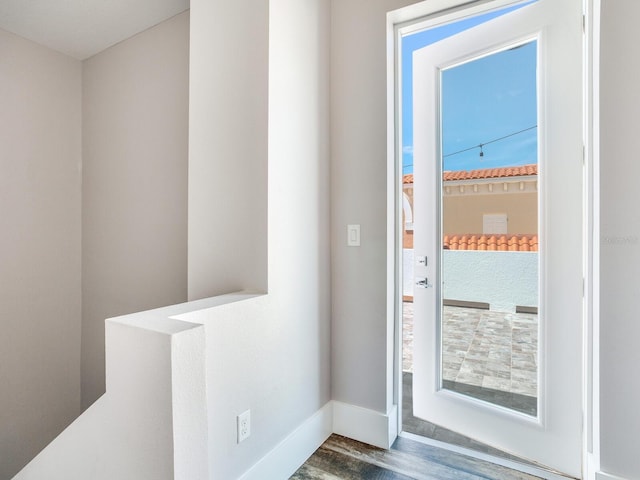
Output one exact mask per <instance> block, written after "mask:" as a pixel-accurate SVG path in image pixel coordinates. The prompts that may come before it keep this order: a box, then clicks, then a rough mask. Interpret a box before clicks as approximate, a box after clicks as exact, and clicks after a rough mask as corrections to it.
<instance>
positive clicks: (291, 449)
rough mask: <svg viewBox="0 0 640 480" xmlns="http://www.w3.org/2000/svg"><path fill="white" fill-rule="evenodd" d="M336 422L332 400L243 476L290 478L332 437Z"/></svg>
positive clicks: (251, 479)
mask: <svg viewBox="0 0 640 480" xmlns="http://www.w3.org/2000/svg"><path fill="white" fill-rule="evenodd" d="M332 423H333V404H332V402H328V403H327V404H326V405H325V406H324V407H322V408H321V409H320V410H318V411H317V412H316V413H315V414H314V415H313V416H311V417H310V418H309V419H308V420H306V421H305V422H304V423H303V424H302V425H300V426H299V427H298V428H297V429H296V430H294V431H293V432H292V433H291V434H290V435H289V436H288V437H287V438H285V439H284V440H283V441H282V442H280V443H279V444H278V445H276V446H275V448H274V449H273V450H271V451H270V452H269V453H268V454H267V455H265V456H264V457H262V459H261V460H260V461H259V462H258V463H256V464H255V465H254V466H253V467H251V468H250V469H249V470H247V471H246V472H245V473H244V475H242V477H240V480H265V479H266V478H269V479H271V478H273V479H276V478H289V477H290V476H291V475H293V473H294V472H295V471H296V470H297V469H298V468H300V466H301V465H302V464H303V463H304V462H305V461H306V460H307V459H308V458H309V457H310V456H311V455H312V454H313V452H315V451H316V450H317V449H318V447H320V445H322V444H323V443H324V441H325V440H326V439H327V438H329V436H330V435H331V433H332Z"/></svg>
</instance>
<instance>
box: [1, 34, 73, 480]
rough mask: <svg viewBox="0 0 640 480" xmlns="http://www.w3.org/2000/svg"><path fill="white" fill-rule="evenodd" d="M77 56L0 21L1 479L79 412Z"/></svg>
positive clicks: (29, 457) (23, 462)
mask: <svg viewBox="0 0 640 480" xmlns="http://www.w3.org/2000/svg"><path fill="white" fill-rule="evenodd" d="M80 82H81V65H80V62H78V61H76V60H73V59H71V58H70V57H67V56H64V55H62V54H59V53H56V52H53V51H51V50H48V49H46V48H44V47H41V46H39V45H36V44H34V43H32V42H29V41H27V40H24V39H22V38H19V37H16V36H14V35H12V34H9V33H6V32H4V31H0V105H1V107H0V172H1V173H0V306H1V308H2V315H1V316H0V328H1V329H2V332H1V333H0V479H2V480H7V479H9V478H11V477H13V475H14V474H15V473H16V472H17V471H18V470H19V469H20V468H21V467H22V466H23V465H24V464H25V463H26V462H27V461H28V460H30V459H31V458H32V457H33V456H34V455H35V454H36V453H37V452H38V451H39V450H41V449H42V448H43V447H44V446H45V445H46V444H47V443H48V442H50V441H51V440H52V439H53V438H54V437H55V436H56V435H57V434H58V433H60V431H62V429H63V428H64V427H65V426H66V425H67V424H68V423H70V422H71V421H72V420H73V419H74V418H75V417H76V416H77V415H78V414H79V413H80V162H81V159H80V153H81V152H80V150H81V139H80V114H81V105H80V101H81V97H80Z"/></svg>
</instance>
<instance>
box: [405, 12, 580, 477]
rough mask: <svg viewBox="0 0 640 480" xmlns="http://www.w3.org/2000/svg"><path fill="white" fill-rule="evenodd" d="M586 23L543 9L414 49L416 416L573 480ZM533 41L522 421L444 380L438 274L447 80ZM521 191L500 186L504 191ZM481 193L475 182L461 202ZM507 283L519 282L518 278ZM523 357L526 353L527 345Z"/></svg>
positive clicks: (519, 414) (571, 15)
mask: <svg viewBox="0 0 640 480" xmlns="http://www.w3.org/2000/svg"><path fill="white" fill-rule="evenodd" d="M581 24H582V14H581V2H580V1H579V0H539V1H538V2H536V3H534V4H531V5H527V6H525V7H522V8H520V9H519V10H516V11H513V12H511V13H508V14H506V15H504V16H501V17H498V18H496V19H494V20H491V21H489V22H487V23H484V24H482V25H480V26H477V27H474V28H472V29H470V30H467V31H465V32H463V33H461V34H458V35H455V36H453V37H450V38H448V39H446V40H443V41H440V42H438V43H436V44H434V45H431V46H428V47H426V48H423V49H421V50H418V51H416V52H415V53H414V63H413V65H414V66H413V69H414V81H413V85H414V87H413V88H414V100H413V102H414V106H413V108H414V252H415V258H416V259H417V262H416V264H415V265H414V276H415V279H414V280H415V282H416V285H415V287H417V288H414V312H415V314H414V315H415V318H414V322H415V323H414V379H413V381H414V384H413V395H414V415H415V416H417V417H420V418H423V419H426V420H428V421H430V422H433V423H435V424H437V425H441V426H443V427H445V428H448V429H451V430H454V431H457V432H460V433H462V434H464V435H467V436H469V437H472V438H474V439H477V440H479V441H482V442H484V443H486V444H489V445H492V446H494V447H497V448H499V449H501V450H504V451H507V452H511V453H513V454H515V455H517V456H520V457H522V458H525V459H529V460H532V461H534V462H537V463H540V464H542V465H544V466H547V467H551V468H553V469H556V470H558V471H560V472H563V473H566V474H569V475H572V476H574V477H580V474H581V445H582V441H581V439H582V430H581V423H582V401H581V399H582V390H581V389H582V307H583V300H582V277H583V270H582V262H583V255H582V238H583V230H582V229H583V223H582V215H583V211H582V205H583V201H582V195H583V190H582V125H583V122H582V27H581ZM532 42H533V43H534V45H535V48H536V51H537V60H536V62H537V65H536V69H537V96H536V98H537V104H536V105H537V142H538V145H537V151H538V155H537V169H538V175H537V186H536V188H537V206H538V211H537V212H536V215H537V232H535V233H536V234H537V236H538V244H539V251H538V252H537V254H536V258H537V270H538V273H537V275H538V281H537V285H536V287H535V288H536V292H535V293H536V295H537V298H538V300H537V305H536V307H537V322H538V326H537V332H536V336H537V339H538V344H537V346H536V348H535V349H534V350H535V351H533V352H532V353H531V355H532V358H534V361H535V363H536V366H537V373H536V375H535V376H536V378H535V380H534V384H535V394H534V395H533V398H534V400H535V402H536V405H535V408H534V410H533V411H531V412H528V413H525V412H523V411H518V409H512V408H509V407H508V406H505V405H502V404H495V403H493V402H492V401H490V400H487V399H486V398H483V397H482V396H477V395H474V394H469V393H465V392H464V390H462V391H461V390H456V389H452V388H450V384H447V383H446V382H445V381H444V376H443V360H442V358H443V357H442V353H443V352H442V351H443V345H445V342H446V341H447V339H445V338H443V333H442V332H443V328H444V327H443V321H442V319H443V316H444V315H445V313H446V309H447V308H449V307H444V306H443V292H445V290H447V288H449V285H447V286H446V288H445V286H443V278H442V275H443V268H444V267H445V265H444V262H445V259H444V253H447V255H448V254H449V252H446V251H445V250H443V234H444V233H447V232H443V219H442V216H443V209H444V207H443V204H444V203H445V202H446V199H445V198H444V197H443V195H444V194H445V190H447V189H448V188H447V187H445V186H443V182H442V178H443V167H442V165H443V152H442V142H441V135H442V132H441V129H442V122H441V118H442V113H443V112H442V109H443V106H442V105H441V98H442V92H441V86H442V78H443V72H446V71H447V69H451V68H456V67H457V66H459V65H463V64H465V63H468V62H472V61H475V60H476V59H480V58H486V57H487V56H490V55H494V54H497V53H498V52H504V51H509V49H513V48H515V47H518V46H521V45H523V44H530V43H532ZM480 150H481V149H480ZM444 153H445V154H446V152H444ZM497 185H499V188H503V184H497ZM523 185H524V183H514V184H510V185H507V183H506V182H505V183H504V189H505V190H507V189H509V188H514V189H516V190H517V189H518V188H520V189H523V188H524V187H523ZM464 187H465V185H463V188H462V189H460V191H461V192H462V191H463V190H464ZM485 187H486V186H483V185H480V186H479V187H475V186H474V184H473V183H472V182H470V183H468V184H467V185H466V191H467V192H468V191H469V190H470V189H476V190H477V189H478V188H485ZM456 188H460V187H459V186H458V187H456ZM487 188H488V187H487ZM492 191H493V190H492ZM478 198H479V197H478ZM487 213H500V212H487ZM456 233H470V234H471V233H481V232H473V231H472V232H456ZM518 233H529V234H531V233H533V232H518ZM477 253H480V252H477ZM425 257H426V261H425ZM425 264H426V265H425ZM470 267H471V265H470ZM473 270H474V269H473V268H469V270H468V275H472V274H473ZM485 275H486V276H485V278H484V279H483V278H479V279H476V280H477V282H484V281H485V280H486V281H487V282H488V281H489V280H493V277H494V274H493V273H489V274H486V273H485ZM496 275H497V274H496ZM514 279H515V280H514ZM511 282H512V283H518V282H519V277H518V275H516V276H515V277H513V278H512V279H511ZM420 287H422V288H420ZM479 300H482V299H479ZM511 313H513V312H511ZM479 314H480V315H487V314H493V312H491V311H489V312H487V311H479ZM462 321H463V323H464V316H463V317H462ZM445 335H446V333H445ZM514 341H517V339H516V340H514ZM520 346H522V347H525V348H531V344H530V343H527V339H526V338H525V339H521V340H520ZM505 348H507V349H508V348H509V347H505ZM516 366H517V365H516ZM481 388H482V387H481ZM488 390H492V389H491V388H489V389H488ZM529 397H531V395H529ZM498 403H499V402H498Z"/></svg>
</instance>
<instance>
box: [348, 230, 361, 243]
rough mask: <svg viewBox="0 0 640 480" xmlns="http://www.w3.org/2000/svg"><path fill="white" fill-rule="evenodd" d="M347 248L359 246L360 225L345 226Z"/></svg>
mask: <svg viewBox="0 0 640 480" xmlns="http://www.w3.org/2000/svg"><path fill="white" fill-rule="evenodd" d="M347 246H349V247H359V246H360V225H347Z"/></svg>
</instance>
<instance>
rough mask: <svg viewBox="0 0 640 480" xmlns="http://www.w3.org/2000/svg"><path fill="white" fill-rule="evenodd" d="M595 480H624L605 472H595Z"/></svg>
mask: <svg viewBox="0 0 640 480" xmlns="http://www.w3.org/2000/svg"><path fill="white" fill-rule="evenodd" d="M596 480H626V479H625V478H622V477H618V476H616V475H611V474H610V473H605V472H596Z"/></svg>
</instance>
